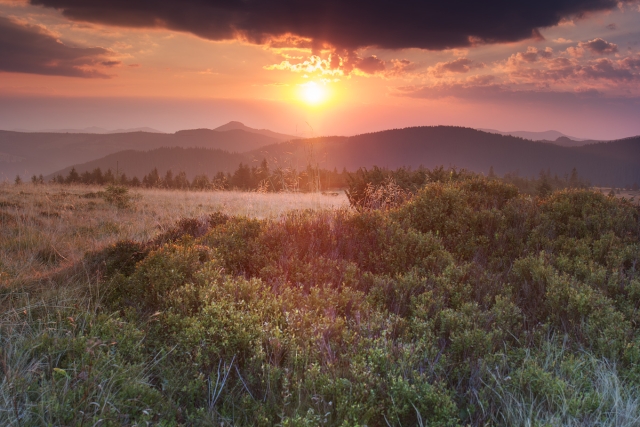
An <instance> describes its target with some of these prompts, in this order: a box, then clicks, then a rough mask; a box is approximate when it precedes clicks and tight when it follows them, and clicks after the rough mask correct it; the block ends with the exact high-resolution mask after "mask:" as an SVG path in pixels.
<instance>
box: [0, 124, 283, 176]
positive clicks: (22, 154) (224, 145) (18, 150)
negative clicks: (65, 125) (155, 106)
mask: <svg viewBox="0 0 640 427" xmlns="http://www.w3.org/2000/svg"><path fill="white" fill-rule="evenodd" d="M232 123H233V122H232ZM289 138H290V137H289V136H288V135H282V134H277V133H275V132H270V131H264V130H258V129H251V128H248V127H246V126H244V125H242V128H239V127H238V126H237V125H232V126H230V127H229V128H228V129H226V130H225V129H220V128H218V130H211V129H194V130H184V131H179V132H176V133H173V134H162V133H150V132H128V133H115V134H87V133H25V132H11V131H0V181H1V180H6V179H13V178H14V177H15V176H16V175H17V174H20V175H21V176H22V177H23V178H25V177H27V178H28V177H29V176H31V175H33V174H36V175H38V174H43V175H48V174H51V173H53V172H56V171H59V170H61V169H64V168H66V167H68V166H72V165H75V164H82V163H86V162H89V161H93V160H96V159H100V158H102V157H104V156H108V155H110V154H114V153H117V152H119V151H124V150H138V151H148V150H154V149H157V148H161V147H182V148H188V147H191V148H195V147H200V148H206V149H218V150H224V151H229V152H246V151H250V150H255V149H257V148H259V147H263V146H266V145H272V144H274V143H277V142H280V141H284V140H287V139H289Z"/></svg>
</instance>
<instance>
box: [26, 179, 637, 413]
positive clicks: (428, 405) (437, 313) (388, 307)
mask: <svg viewBox="0 0 640 427" xmlns="http://www.w3.org/2000/svg"><path fill="white" fill-rule="evenodd" d="M419 173H422V174H424V176H422V178H420V176H421V175H419V174H418V172H416V174H415V175H414V174H413V173H409V172H408V171H404V172H402V173H398V174H396V175H395V176H393V179H394V180H395V182H396V183H397V185H399V186H400V185H401V184H400V183H401V182H409V183H411V182H418V178H420V179H424V180H425V182H426V181H427V180H428V181H429V182H428V183H426V184H425V185H424V186H423V187H422V188H421V189H419V190H418V189H416V191H415V192H414V190H411V193H412V194H413V195H412V197H411V200H408V201H406V202H404V203H402V204H399V205H397V206H396V205H393V206H390V205H389V204H388V205H387V206H386V208H383V209H369V207H372V206H369V207H367V206H365V205H362V206H361V208H360V209H349V210H336V211H321V212H312V211H302V212H291V213H288V214H286V215H283V216H282V217H280V218H276V219H268V220H255V219H248V218H242V217H233V218H230V217H226V216H224V215H221V214H214V215H212V216H209V217H203V218H197V219H182V220H180V221H179V222H178V223H177V224H176V225H175V226H174V227H172V228H170V229H169V230H167V231H166V232H165V233H163V234H162V235H161V236H159V237H158V238H157V239H156V240H154V241H152V242H150V243H147V244H139V243H134V242H120V243H118V244H116V245H114V246H112V247H109V248H107V249H105V250H104V251H102V252H101V253H99V254H94V255H92V257H90V258H89V259H90V260H92V263H91V265H92V266H93V267H94V268H98V267H100V268H101V271H102V272H103V273H104V276H103V277H104V279H105V280H104V282H103V288H104V291H105V298H104V301H103V303H102V305H101V306H100V309H101V310H103V311H104V312H105V314H104V315H103V316H104V317H105V318H106V319H110V320H109V321H107V320H104V318H101V320H100V321H99V322H98V321H97V320H95V323H93V322H94V320H91V321H90V322H92V324H96V325H101V326H100V328H101V332H100V333H98V332H95V333H94V335H97V336H99V337H101V338H100V339H101V340H103V341H104V340H105V339H106V337H107V336H109V337H111V336H116V335H117V334H119V335H117V341H118V342H121V343H122V344H119V345H118V347H117V348H115V349H114V350H108V348H104V349H102V347H101V351H103V352H104V354H105V357H106V355H112V356H110V357H113V358H114V359H113V363H118V365H117V366H119V367H127V369H131V370H136V369H137V371H136V372H137V373H138V376H137V377H136V378H142V377H143V375H142V373H143V372H144V373H145V375H146V377H147V378H148V381H147V382H146V383H144V384H142V383H140V382H137V383H136V385H135V386H131V387H130V388H127V387H124V386H122V387H121V386H120V385H119V386H118V387H119V388H118V390H119V392H118V393H119V396H121V397H122V398H121V399H120V400H116V402H117V405H118V410H119V411H121V412H122V413H126V414H129V415H128V416H129V418H127V419H126V420H125V421H122V422H123V423H125V424H126V423H132V422H133V421H132V420H146V419H145V418H144V416H145V414H144V411H142V410H141V408H142V406H144V405H146V406H147V407H149V408H153V413H155V414H158V413H160V414H162V415H161V416H160V415H158V418H157V419H156V421H153V420H152V421H150V422H158V423H161V422H165V423H167V424H171V423H176V424H183V425H202V424H216V425H265V426H268V425H291V426H293V425H330V426H340V425H365V424H366V425H398V426H399V425H439V426H453V425H520V424H527V423H528V424H535V423H536V422H542V423H547V424H549V425H561V424H567V425H585V424H607V425H616V424H621V425H633V422H632V420H637V419H638V417H640V410H639V409H638V405H637V397H634V396H637V395H638V390H640V370H639V369H638V363H639V362H640V330H639V329H638V325H639V324H640V314H639V313H638V311H639V310H638V307H639V306H640V275H639V273H638V265H639V264H638V258H639V256H640V245H639V244H638V237H639V235H640V234H639V230H640V228H639V226H640V224H639V219H638V211H637V209H636V208H634V207H632V206H631V205H629V204H627V203H626V202H623V201H618V200H615V199H613V198H607V197H604V196H601V195H598V194H593V193H591V192H588V191H585V190H569V191H563V192H556V193H553V194H551V195H549V196H548V197H546V198H531V197H528V196H523V195H521V194H520V193H519V192H518V190H517V189H516V188H515V187H513V186H511V185H509V184H505V183H503V182H501V181H499V180H495V179H484V178H481V177H477V176H471V175H469V174H458V173H456V174H454V173H453V172H451V171H445V170H444V169H439V170H435V171H430V172H427V171H421V172H419ZM361 174H362V175H363V176H365V175H366V176H379V178H380V182H381V183H383V184H384V183H385V182H387V184H388V183H389V182H390V181H389V180H388V174H387V175H385V172H384V170H380V169H374V171H373V172H371V173H369V172H367V171H362V172H361ZM402 174H404V175H402ZM408 177H418V178H416V181H412V180H411V179H409V178H408ZM401 178H402V179H401ZM385 180H387V181H385ZM403 180H404V181H403ZM394 185H395V184H394ZM402 185H404V184H402ZM354 191H356V190H354ZM381 191H382V190H381ZM403 191H404V190H403ZM353 194H356V193H355V192H354V193H353ZM394 203H395V202H394ZM378 207H384V206H382V205H380V206H378ZM387 208H388V209H387ZM45 324H46V323H45ZM114 325H121V326H118V328H121V330H120V329H118V330H115V329H117V328H116V326H114ZM96 328H98V326H96ZM96 331H97V329H96ZM92 333H93V332H92ZM110 339H111V338H110ZM113 339H114V340H115V339H116V338H113ZM59 342H60V341H58V343H59ZM134 343H135V344H134ZM74 345H77V346H78V347H77V348H78V349H81V350H75V351H67V352H65V353H64V357H61V359H60V360H63V362H64V363H62V364H60V365H58V366H59V367H60V369H62V370H65V372H68V369H70V368H69V367H70V366H72V365H73V363H76V362H77V361H80V360H82V361H84V360H88V359H87V357H86V355H84V353H82V351H84V349H85V348H86V345H87V341H82V342H81V341H77V342H76V343H75V344H74ZM83 346H84V347H83ZM31 348H39V349H41V351H42V356H40V355H39V356H38V357H43V358H44V357H53V356H51V355H58V354H61V353H60V350H59V347H56V346H55V345H53V344H51V345H49V344H47V346H45V345H41V344H40V343H38V344H37V345H36V346H33V347H31ZM45 354H46V355H47V356H45ZM56 357H57V356H56ZM83 357H84V359H83ZM105 360H106V359H105ZM83 363H85V362H83ZM77 366H80V365H77ZM83 366H84V365H83ZM104 366H108V364H107V363H106V362H105V364H104ZM101 369H102V368H101ZM104 369H106V368H104ZM114 369H116V368H114ZM118 369H124V368H118ZM56 372H57V371H56ZM99 372H101V373H100V374H99V375H106V373H104V372H106V371H104V370H101V371H99ZM117 372H118V375H121V372H123V371H121V370H118V371H117ZM52 375H58V377H53V378H54V379H55V380H56V381H59V383H60V384H62V382H63V381H67V380H66V379H65V378H66V377H63V376H62V375H63V374H62V373H58V374H52ZM131 375H133V373H132V374H131ZM96 383H98V381H97V380H96ZM34 384H36V385H34V387H35V388H37V387H39V385H37V384H38V383H34ZM68 384H71V380H69V381H68ZM118 384H121V383H118ZM67 389H71V386H70V385H69V387H67ZM67 389H65V390H67ZM57 390H58V391H56V392H57V393H62V391H60V390H62V389H57ZM82 390H84V389H82ZM91 390H92V391H90V392H88V393H89V395H91V396H94V395H95V393H94V389H91ZM65 392H66V391H65ZM134 395H135V396H134ZM125 397H126V399H131V401H129V400H126V399H125ZM634 399H635V400H634ZM70 402H73V405H76V407H84V406H83V404H82V403H80V402H79V401H78V400H70ZM71 413H72V412H71V411H67V412H66V414H67V415H65V416H66V417H67V418H64V419H63V418H60V419H61V420H64V422H66V423H72V422H73V421H74V418H73V416H72V415H69V414H71ZM56 420H58V419H56ZM56 422H57V421H56ZM60 423H62V421H60ZM625 423H626V424H625Z"/></svg>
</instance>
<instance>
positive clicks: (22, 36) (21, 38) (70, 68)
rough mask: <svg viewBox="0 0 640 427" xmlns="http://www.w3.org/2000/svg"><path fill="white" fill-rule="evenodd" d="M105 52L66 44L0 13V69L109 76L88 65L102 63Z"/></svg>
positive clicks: (59, 74)
mask: <svg viewBox="0 0 640 427" xmlns="http://www.w3.org/2000/svg"><path fill="white" fill-rule="evenodd" d="M109 54H110V52H109V51H108V50H106V49H102V48H99V47H94V48H74V47H69V46H67V45H65V44H63V43H61V42H59V41H58V40H56V38H55V37H54V36H53V35H51V34H49V33H47V32H46V31H45V30H43V29H42V28H40V27H37V26H31V25H22V24H20V23H17V22H14V21H12V20H10V19H7V18H4V17H1V16H0V71H6V72H13V73H31V74H45V75H50V76H67V77H85V78H92V77H93V78H95V77H99V78H109V77H110V76H108V75H106V74H103V73H101V72H99V71H97V70H95V69H93V68H92V67H93V66H95V65H97V64H98V63H103V61H105V57H106V56H108V55H109ZM107 62H109V61H107ZM103 65H104V64H103Z"/></svg>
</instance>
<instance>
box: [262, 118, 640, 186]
mask: <svg viewBox="0 0 640 427" xmlns="http://www.w3.org/2000/svg"><path fill="white" fill-rule="evenodd" d="M639 150H640V137H633V138H627V139H624V140H618V141H611V142H606V143H597V144H590V145H586V146H583V147H575V148H569V147H561V146H558V145H555V144H551V143H541V142H536V141H530V140H526V139H522V138H517V137H513V136H506V135H497V134H491V133H486V132H481V131H478V130H475V129H470V128H460V127H449V126H435V127H413V128H405V129H394V130H388V131H383V132H376V133H370V134H363V135H357V136H352V137H324V138H314V139H307V140H294V141H289V142H285V143H280V144H276V145H272V146H267V147H262V148H260V149H259V150H255V151H253V152H252V153H250V154H251V155H252V156H253V157H254V158H255V159H261V158H263V157H266V158H268V159H271V161H277V162H279V163H281V164H290V165H292V166H295V165H306V164H307V163H308V161H309V160H312V163H313V164H316V163H317V164H319V165H320V167H323V168H329V169H332V168H334V167H337V168H343V167H346V168H347V169H348V170H354V169H357V168H359V167H367V168H370V167H372V166H374V165H377V166H383V167H388V168H392V169H395V168H398V167H401V166H410V167H418V166H420V165H422V166H426V167H428V168H433V167H436V166H439V165H444V166H455V167H458V168H466V169H469V170H472V171H476V172H484V173H487V172H488V171H489V168H490V167H491V166H493V167H494V170H495V172H496V173H498V174H500V175H502V174H505V173H507V172H518V173H519V174H520V175H522V176H532V175H535V176H537V175H538V174H539V172H540V170H542V169H544V170H547V169H550V170H551V173H556V174H558V175H560V176H564V175H565V174H568V173H570V172H571V170H572V169H573V168H574V167H575V168H577V169H578V171H579V173H580V175H581V176H583V177H585V178H587V179H588V180H590V181H591V182H592V183H593V184H598V185H615V186H624V185H628V184H632V183H634V182H640V151H639Z"/></svg>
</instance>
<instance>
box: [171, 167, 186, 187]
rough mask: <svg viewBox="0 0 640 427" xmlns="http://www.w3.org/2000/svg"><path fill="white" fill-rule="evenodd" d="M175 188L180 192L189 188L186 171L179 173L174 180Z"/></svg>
mask: <svg viewBox="0 0 640 427" xmlns="http://www.w3.org/2000/svg"><path fill="white" fill-rule="evenodd" d="M173 186H174V188H178V189H180V190H186V189H187V188H189V180H188V179H187V174H186V173H185V172H184V171H181V172H179V173H178V175H176V177H175V178H174V179H173Z"/></svg>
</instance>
